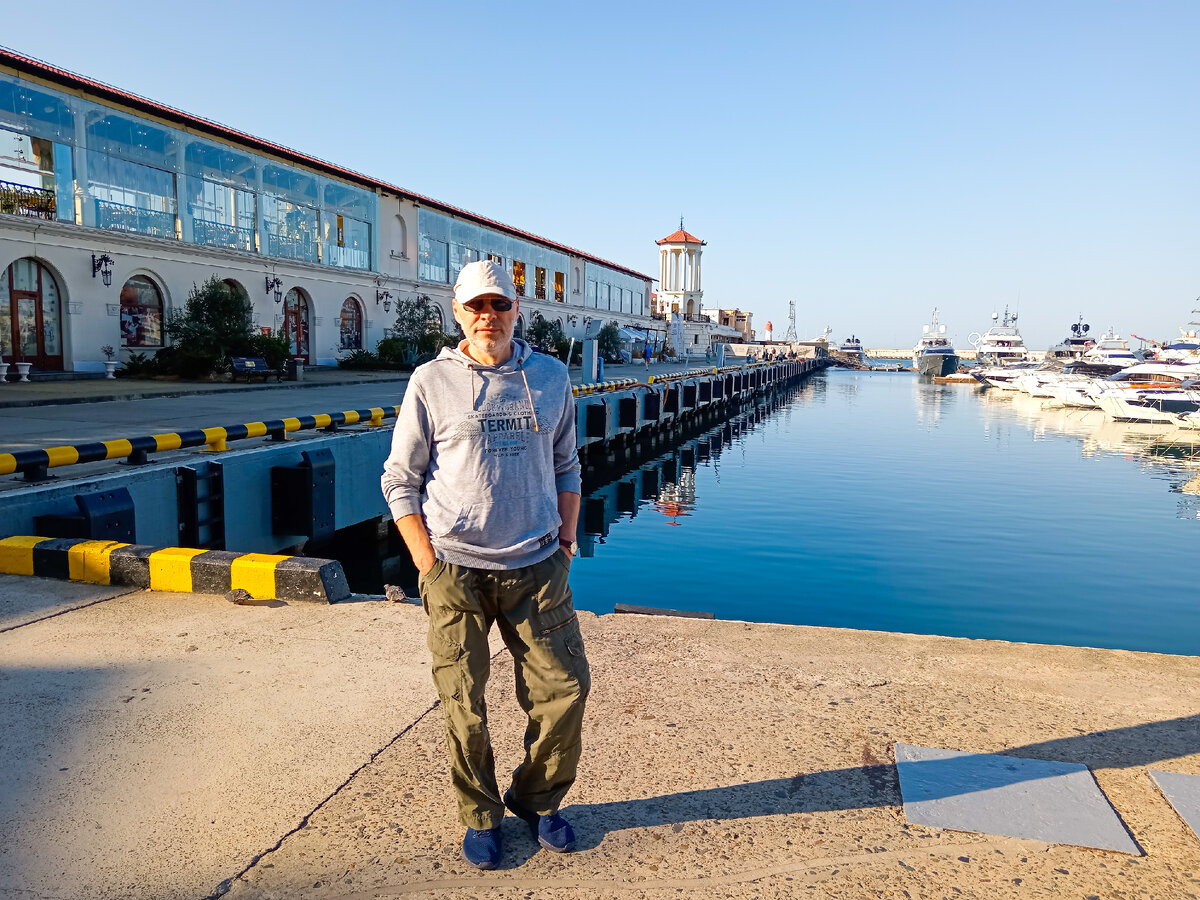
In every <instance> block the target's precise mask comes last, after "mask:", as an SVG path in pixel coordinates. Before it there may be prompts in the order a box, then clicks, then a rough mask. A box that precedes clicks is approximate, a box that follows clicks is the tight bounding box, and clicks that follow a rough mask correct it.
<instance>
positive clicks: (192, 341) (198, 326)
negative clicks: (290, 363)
mask: <svg viewBox="0 0 1200 900" xmlns="http://www.w3.org/2000/svg"><path fill="white" fill-rule="evenodd" d="M252 312H253V308H252V306H251V304H250V298H249V297H247V296H246V295H245V294H241V293H238V292H237V291H235V290H234V289H233V288H231V287H230V286H229V285H228V284H226V283H225V282H224V281H222V280H221V279H220V278H218V277H217V276H216V275H213V276H211V277H210V278H209V279H208V280H207V281H205V282H204V284H202V285H196V284H193V285H192V290H191V293H190V294H188V298H187V303H186V304H185V305H184V308H183V310H181V311H177V312H175V313H174V314H172V315H171V317H170V319H169V320H168V321H167V324H166V328H165V330H166V332H167V334H168V335H169V336H170V337H171V338H172V340H173V341H174V346H173V347H164V348H163V349H162V350H160V351H159V352H158V354H157V357H156V360H155V363H156V367H157V368H158V369H159V371H161V372H163V373H167V374H175V375H181V376H183V377H184V378H202V377H204V376H206V375H211V374H213V373H214V372H218V371H223V370H227V369H228V368H229V359H230V357H233V356H258V355H260V354H257V353H250V352H249V351H250V349H251V343H250V339H251V336H252V334H253V332H252V331H251V325H250V318H251V314H252ZM168 351H174V352H168Z"/></svg>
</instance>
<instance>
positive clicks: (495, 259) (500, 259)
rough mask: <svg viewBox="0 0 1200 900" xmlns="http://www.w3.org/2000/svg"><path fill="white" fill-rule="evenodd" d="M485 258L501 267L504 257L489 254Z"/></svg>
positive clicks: (497, 254)
mask: <svg viewBox="0 0 1200 900" xmlns="http://www.w3.org/2000/svg"><path fill="white" fill-rule="evenodd" d="M487 258H488V259H490V260H491V261H492V262H494V263H497V264H498V265H501V266H502V265H504V257H503V256H501V255H500V254H499V253H489V254H488V255H487Z"/></svg>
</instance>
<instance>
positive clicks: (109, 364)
mask: <svg viewBox="0 0 1200 900" xmlns="http://www.w3.org/2000/svg"><path fill="white" fill-rule="evenodd" d="M100 352H101V353H103V354H104V377H105V378H116V377H117V376H116V375H115V374H114V373H115V372H116V371H117V366H118V365H120V364H119V363H118V362H117V360H116V356H117V351H116V350H114V349H113V348H112V344H105V345H104V346H103V347H101V348H100Z"/></svg>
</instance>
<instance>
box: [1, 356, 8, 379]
mask: <svg viewBox="0 0 1200 900" xmlns="http://www.w3.org/2000/svg"><path fill="white" fill-rule="evenodd" d="M5 381H8V363H6V362H4V361H3V360H0V384H3V383H4V382H5Z"/></svg>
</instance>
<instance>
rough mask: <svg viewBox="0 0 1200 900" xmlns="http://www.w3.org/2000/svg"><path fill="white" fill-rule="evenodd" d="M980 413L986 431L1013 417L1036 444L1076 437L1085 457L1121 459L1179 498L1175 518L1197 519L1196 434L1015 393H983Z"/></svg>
mask: <svg viewBox="0 0 1200 900" xmlns="http://www.w3.org/2000/svg"><path fill="white" fill-rule="evenodd" d="M980 410H981V413H982V415H983V418H984V421H985V423H987V424H988V425H989V426H991V427H995V426H997V425H998V424H999V423H1000V422H1003V421H1011V420H1012V418H1013V417H1015V418H1016V419H1017V420H1018V421H1020V422H1022V423H1023V424H1024V425H1025V426H1026V427H1027V428H1028V429H1029V430H1030V431H1032V432H1033V435H1034V438H1035V439H1037V440H1046V439H1047V438H1060V437H1067V438H1075V439H1077V440H1079V442H1080V449H1081V453H1082V455H1083V456H1084V457H1085V458H1092V457H1096V456H1101V455H1112V456H1121V457H1124V458H1126V459H1129V460H1131V461H1135V462H1137V463H1138V464H1139V465H1140V466H1141V467H1142V469H1143V471H1145V472H1147V474H1149V475H1150V476H1151V477H1153V478H1156V479H1159V480H1162V481H1166V482H1167V484H1168V486H1169V490H1171V491H1172V492H1174V493H1178V494H1185V495H1189V496H1187V497H1182V498H1181V499H1180V503H1179V509H1178V516H1179V517H1180V518H1186V519H1195V518H1200V509H1198V508H1197V503H1196V502H1195V501H1193V500H1192V499H1191V498H1190V495H1195V494H1196V493H1197V489H1196V488H1197V485H1198V484H1200V474H1198V473H1200V431H1197V430H1196V429H1192V428H1179V427H1177V426H1175V425H1167V424H1160V423H1151V422H1118V421H1116V420H1114V419H1112V418H1109V417H1108V416H1107V415H1106V414H1105V413H1104V412H1103V411H1102V410H1099V409H1080V408H1077V407H1069V406H1062V405H1059V404H1057V403H1055V402H1054V401H1045V400H1042V399H1040V398H1037V397H1031V396H1029V395H1028V394H1024V393H1020V392H1015V391H984V392H982V393H981V395H980Z"/></svg>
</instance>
